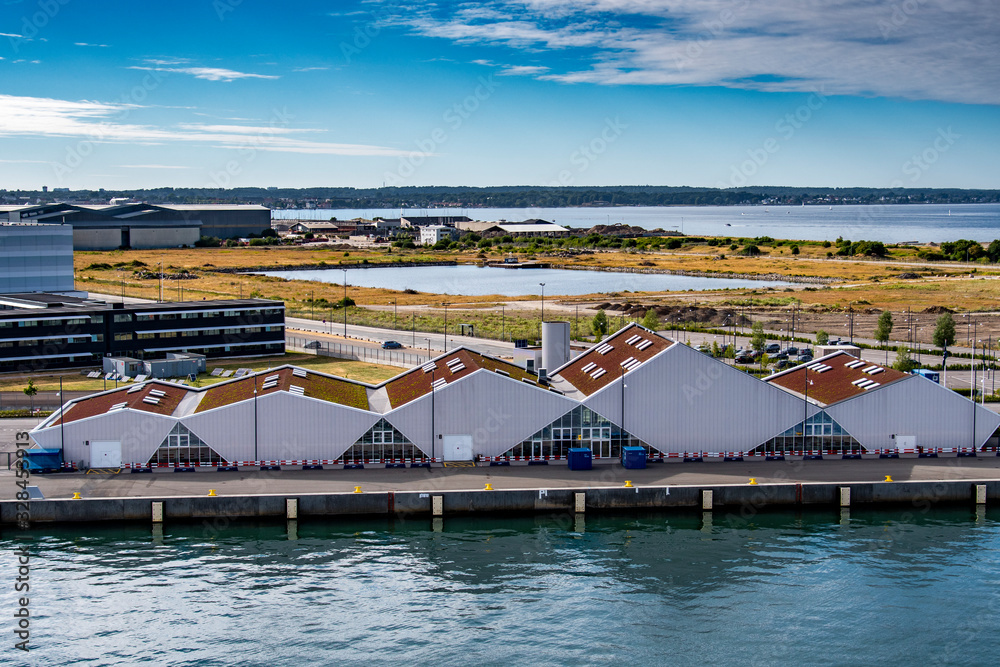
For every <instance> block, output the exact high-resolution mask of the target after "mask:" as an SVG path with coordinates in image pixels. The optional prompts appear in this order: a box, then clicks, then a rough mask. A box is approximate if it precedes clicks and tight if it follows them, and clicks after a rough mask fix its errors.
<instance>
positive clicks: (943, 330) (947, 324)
mask: <svg viewBox="0 0 1000 667" xmlns="http://www.w3.org/2000/svg"><path fill="white" fill-rule="evenodd" d="M933 340H934V344H935V345H936V346H938V347H940V348H942V349H943V348H944V347H946V346H948V345H952V344H954V342H955V320H954V319H952V317H951V313H945V314H944V315H941V316H940V317H939V318H937V323H936V324H935V325H934V339H933Z"/></svg>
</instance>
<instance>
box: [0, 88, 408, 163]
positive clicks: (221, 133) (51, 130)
mask: <svg viewBox="0 0 1000 667" xmlns="http://www.w3.org/2000/svg"><path fill="white" fill-rule="evenodd" d="M135 109H141V107H138V106H136V105H125V104H118V103H108V102H97V101H88V100H81V101H69V100H57V99H51V98H41V97H18V96H14V95H0V137H10V136H37V137H74V138H76V137H79V138H84V139H86V140H89V141H92V142H94V143H128V144H145V145H156V144H173V143H178V142H188V143H200V144H205V145H209V146H214V147H221V148H237V149H239V148H246V147H248V146H252V147H253V148H254V149H255V150H260V151H273V152H283V153H303V154H313V155H345V156H381V157H386V156H388V157H397V156H401V155H406V154H407V153H408V151H406V150H399V149H395V148H389V147H385V146H372V145H366V144H342V143H331V142H322V141H314V140H312V139H309V138H303V136H302V135H306V136H308V135H309V134H312V133H315V132H316V130H311V129H293V128H289V127H285V126H283V125H278V124H276V125H275V126H274V127H272V126H269V125H264V126H261V125H253V126H247V125H202V124H197V123H181V124H177V125H172V126H165V127H158V126H150V125H138V124H132V123H123V122H118V121H116V118H117V117H120V116H123V115H124V114H125V112H126V111H129V112H131V111H133V110H135ZM291 135H299V136H291Z"/></svg>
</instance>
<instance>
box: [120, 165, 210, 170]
mask: <svg viewBox="0 0 1000 667" xmlns="http://www.w3.org/2000/svg"><path fill="white" fill-rule="evenodd" d="M115 166H117V167H119V168H121V169H194V167H186V166H183V165H177V164H119V165H115Z"/></svg>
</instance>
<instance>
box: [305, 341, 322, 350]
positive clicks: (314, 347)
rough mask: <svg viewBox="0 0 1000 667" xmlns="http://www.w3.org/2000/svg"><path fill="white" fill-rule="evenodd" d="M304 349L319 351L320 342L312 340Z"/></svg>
mask: <svg viewBox="0 0 1000 667" xmlns="http://www.w3.org/2000/svg"><path fill="white" fill-rule="evenodd" d="M304 347H305V348H306V349H307V350H318V349H319V341H318V340H311V341H309V342H308V343H306V344H305V346H304Z"/></svg>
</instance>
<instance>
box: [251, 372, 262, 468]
mask: <svg viewBox="0 0 1000 667" xmlns="http://www.w3.org/2000/svg"><path fill="white" fill-rule="evenodd" d="M253 460H254V461H255V462H259V461H260V459H259V458H257V374H256V373H255V374H254V376H253Z"/></svg>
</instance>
